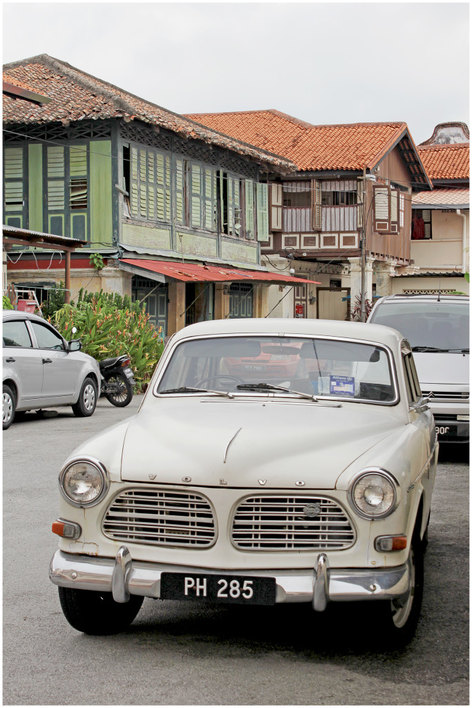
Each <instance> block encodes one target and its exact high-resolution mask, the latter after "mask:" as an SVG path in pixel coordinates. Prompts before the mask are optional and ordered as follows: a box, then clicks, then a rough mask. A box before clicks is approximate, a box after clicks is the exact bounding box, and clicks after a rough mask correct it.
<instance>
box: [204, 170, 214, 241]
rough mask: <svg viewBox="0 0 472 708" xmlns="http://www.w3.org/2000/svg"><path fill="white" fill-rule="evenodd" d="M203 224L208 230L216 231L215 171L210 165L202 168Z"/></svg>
mask: <svg viewBox="0 0 472 708" xmlns="http://www.w3.org/2000/svg"><path fill="white" fill-rule="evenodd" d="M203 180H204V187H203V199H204V209H203V226H204V228H205V229H208V230H209V231H216V173H215V170H213V169H212V168H211V167H205V169H204V170H203Z"/></svg>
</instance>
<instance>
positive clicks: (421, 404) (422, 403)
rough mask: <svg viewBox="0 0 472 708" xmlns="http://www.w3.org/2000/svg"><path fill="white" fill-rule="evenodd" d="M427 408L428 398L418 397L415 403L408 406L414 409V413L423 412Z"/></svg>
mask: <svg viewBox="0 0 472 708" xmlns="http://www.w3.org/2000/svg"><path fill="white" fill-rule="evenodd" d="M428 408H429V398H420V399H419V401H417V403H413V405H412V406H410V410H412V411H415V412H416V413H424V411H427V410H428Z"/></svg>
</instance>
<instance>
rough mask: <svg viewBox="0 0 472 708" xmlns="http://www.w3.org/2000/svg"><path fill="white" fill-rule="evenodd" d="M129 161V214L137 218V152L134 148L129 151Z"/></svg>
mask: <svg viewBox="0 0 472 708" xmlns="http://www.w3.org/2000/svg"><path fill="white" fill-rule="evenodd" d="M130 161H131V194H130V212H131V215H132V216H138V195H139V188H138V151H137V149H136V148H135V147H131V150H130Z"/></svg>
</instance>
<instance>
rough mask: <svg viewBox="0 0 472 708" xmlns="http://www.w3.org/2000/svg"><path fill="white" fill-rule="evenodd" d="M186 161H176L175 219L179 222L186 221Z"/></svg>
mask: <svg viewBox="0 0 472 708" xmlns="http://www.w3.org/2000/svg"><path fill="white" fill-rule="evenodd" d="M184 167H185V166H184V161H183V160H176V161H175V219H176V221H177V223H178V224H184V223H185V201H184V176H185V170H184Z"/></svg>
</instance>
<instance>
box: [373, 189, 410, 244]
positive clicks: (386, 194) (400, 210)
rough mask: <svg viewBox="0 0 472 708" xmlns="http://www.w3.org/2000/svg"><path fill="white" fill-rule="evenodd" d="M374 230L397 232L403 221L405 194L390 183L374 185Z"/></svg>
mask: <svg viewBox="0 0 472 708" xmlns="http://www.w3.org/2000/svg"><path fill="white" fill-rule="evenodd" d="M373 190H374V191H373V200H374V231H377V232H378V233H389V234H397V233H399V232H400V229H401V228H402V227H403V226H404V223H405V196H404V194H403V193H402V192H401V191H400V190H399V189H396V188H395V187H392V186H391V185H374V187H373Z"/></svg>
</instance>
